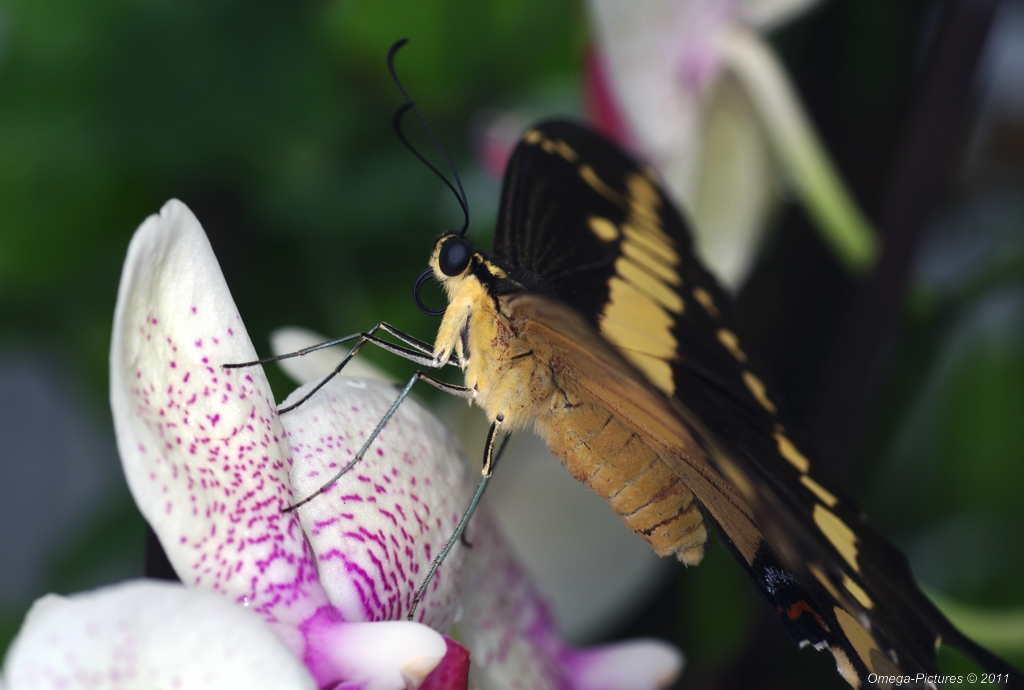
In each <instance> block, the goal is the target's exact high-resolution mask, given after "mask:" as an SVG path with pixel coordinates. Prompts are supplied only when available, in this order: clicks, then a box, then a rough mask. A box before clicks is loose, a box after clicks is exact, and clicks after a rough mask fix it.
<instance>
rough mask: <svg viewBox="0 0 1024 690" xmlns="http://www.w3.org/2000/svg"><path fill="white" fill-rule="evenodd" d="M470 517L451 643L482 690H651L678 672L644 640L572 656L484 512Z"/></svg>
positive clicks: (669, 656) (674, 656)
mask: <svg viewBox="0 0 1024 690" xmlns="http://www.w3.org/2000/svg"><path fill="white" fill-rule="evenodd" d="M481 508H482V510H480V511H478V512H477V514H476V515H475V516H474V517H473V523H471V525H470V527H471V528H472V531H471V533H470V535H469V540H470V542H471V543H472V544H473V550H472V552H471V553H470V555H469V556H468V557H467V558H466V572H465V574H464V576H463V577H464V578H465V579H464V582H465V583H466V585H465V587H464V588H463V593H462V595H463V597H462V600H463V606H464V610H465V615H464V616H463V617H462V619H461V620H460V621H459V622H458V623H457V624H456V625H455V628H454V631H453V633H454V636H455V637H456V638H457V639H458V640H459V641H460V642H462V643H463V644H464V645H466V647H467V648H469V650H470V653H471V655H472V657H471V658H472V662H473V664H472V666H471V667H470V679H471V680H472V683H471V684H472V686H473V687H474V688H480V689H481V690H654V688H660V687H665V686H666V685H667V684H670V683H671V682H672V681H673V680H674V679H675V677H676V676H677V675H678V673H679V671H680V670H681V669H682V655H681V654H680V653H679V652H678V651H677V650H675V649H674V648H673V647H671V646H670V645H668V644H665V643H662V642H658V641H654V640H649V641H638V642H635V643H634V642H630V643H626V644H624V645H609V646H608V647H599V648H596V649H590V650H575V649H572V648H571V647H569V646H567V645H566V644H565V642H563V641H562V639H561V638H560V637H559V635H558V631H557V628H556V626H555V622H554V620H553V619H552V617H551V613H550V611H549V610H548V607H547V605H546V603H545V602H544V601H543V599H542V598H541V597H540V596H539V594H538V593H537V591H536V589H534V586H533V583H532V582H531V581H530V579H529V577H528V576H527V574H526V573H525V572H524V571H523V569H522V567H521V566H520V565H519V564H518V563H517V562H516V560H515V558H514V556H513V555H512V554H511V552H510V549H509V547H508V545H507V544H506V543H505V540H504V538H503V537H502V535H501V533H500V532H499V531H498V529H497V527H496V525H495V524H494V522H493V520H492V518H491V517H490V515H489V514H488V513H487V511H486V508H485V507H484V506H481Z"/></svg>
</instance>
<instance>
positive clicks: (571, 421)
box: [536, 390, 707, 565]
mask: <svg viewBox="0 0 1024 690" xmlns="http://www.w3.org/2000/svg"><path fill="white" fill-rule="evenodd" d="M536 426H537V431H538V433H539V434H540V435H541V436H542V437H543V438H544V440H545V441H546V442H547V445H548V447H549V448H550V449H551V451H552V452H553V453H554V454H555V455H556V456H557V457H558V458H559V459H560V460H561V461H562V463H563V464H564V465H565V466H566V469H568V470H569V472H570V473H571V474H572V475H573V476H574V477H575V478H576V479H578V480H580V481H582V482H585V483H586V484H587V486H589V487H590V489H591V490H592V491H594V493H596V494H597V495H599V496H601V498H603V499H605V500H606V501H608V505H610V506H611V508H612V510H614V511H615V512H616V514H618V515H619V517H621V518H622V521H623V522H624V523H625V524H626V527H628V528H629V529H630V530H631V531H632V532H635V533H636V534H637V535H639V536H640V537H641V538H643V539H644V541H646V542H647V543H648V544H650V545H651V547H652V548H653V549H654V550H655V551H656V552H657V554H658V555H659V556H670V555H673V554H674V555H676V557H677V558H679V560H681V561H682V562H683V563H685V564H687V565H697V564H698V563H700V561H701V559H702V558H703V556H704V549H705V545H706V544H707V528H706V527H705V525H704V517H703V515H702V514H701V512H700V510H699V509H698V507H697V503H696V501H694V496H693V492H692V491H690V489H689V488H687V487H686V486H685V485H684V484H683V483H682V481H680V479H679V476H678V475H677V474H676V473H675V472H673V471H672V469H671V468H670V467H669V466H668V465H667V464H665V462H664V461H663V460H662V459H661V458H660V457H658V455H657V454H656V453H655V452H654V451H653V450H652V449H651V448H650V446H648V445H647V444H646V443H645V442H644V441H643V440H642V439H641V438H640V437H639V436H638V435H637V434H636V433H635V432H634V431H633V430H632V429H631V428H629V427H628V426H626V425H625V424H623V423H622V422H620V421H619V420H617V419H616V418H615V417H614V415H612V414H610V413H609V412H608V411H607V410H606V409H604V408H603V407H601V406H599V405H596V404H593V403H590V402H585V401H583V400H581V399H579V398H578V397H577V396H575V395H573V394H572V393H570V392H567V391H564V390H561V391H557V392H556V393H555V395H553V396H552V399H551V405H550V406H549V408H548V410H547V411H546V413H544V414H542V415H539V416H538V417H537V421H536Z"/></svg>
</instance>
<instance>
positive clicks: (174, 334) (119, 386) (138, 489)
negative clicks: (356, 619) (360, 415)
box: [110, 200, 326, 625]
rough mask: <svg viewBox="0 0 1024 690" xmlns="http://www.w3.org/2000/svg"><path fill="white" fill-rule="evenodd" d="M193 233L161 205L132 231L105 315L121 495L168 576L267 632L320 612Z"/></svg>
mask: <svg viewBox="0 0 1024 690" xmlns="http://www.w3.org/2000/svg"><path fill="white" fill-rule="evenodd" d="M254 359H256V352H255V351H254V349H253V346H252V343H251V342H250V341H249V336H248V335H247V334H246V331H245V328H244V327H243V326H242V322H241V319H240V318H239V316H238V311H237V309H236V308H235V305H234V302H233V301H232V299H231V294H230V293H229V292H228V288H227V285H226V284H225V282H224V277H223V275H221V272H220V267H219V266H218V264H217V259H216V258H215V257H214V255H213V251H212V250H211V249H210V244H209V242H208V241H207V239H206V235H205V234H204V233H203V229H202V227H201V226H200V225H199V221H197V220H196V218H195V216H193V215H192V212H191V211H189V209H188V208H187V207H186V206H185V205H184V204H182V203H181V202H180V201H177V200H172V201H169V202H167V204H165V205H164V207H163V208H162V209H161V211H160V214H159V215H154V216H150V217H149V218H147V219H146V221H145V222H144V223H143V224H142V225H141V226H140V227H139V229H138V230H137V231H136V233H135V236H134V237H133V238H132V242H131V245H130V246H129V248H128V257H127V258H126V259H125V265H124V271H123V273H122V275H121V285H120V288H119V290H118V295H117V308H116V311H115V314H114V332H113V336H112V343H111V352H110V403H111V407H112V409H113V413H114V428H115V430H116V432H117V445H118V449H119V450H120V454H121V462H122V465H123V466H124V471H125V475H126V477H127V479H128V485H129V487H130V488H131V491H132V495H133V496H134V498H135V502H136V503H137V504H138V506H139V509H140V510H141V511H142V514H143V515H144V516H145V518H146V520H147V521H148V522H149V524H150V525H152V527H153V529H154V530H155V531H156V533H157V535H158V536H159V538H160V543H161V544H162V545H163V547H164V550H165V551H166V552H167V555H168V557H169V558H170V561H171V564H172V565H173V566H174V569H175V571H176V572H177V573H178V576H179V577H180V578H181V579H182V581H183V582H184V583H185V584H187V585H189V586H199V587H205V588H208V589H213V590H216V591H218V592H221V593H223V594H226V595H227V596H229V597H231V598H233V599H236V600H238V601H241V602H243V603H245V604H246V605H247V606H250V607H252V608H253V609H254V610H256V611H258V612H259V613H261V614H262V615H263V616H264V617H265V618H266V619H267V620H271V621H282V622H285V623H289V624H291V625H298V624H300V623H301V622H302V621H304V620H305V619H307V618H309V617H310V616H312V615H313V614H314V613H315V612H316V611H317V610H318V609H319V608H320V607H321V606H323V605H324V604H325V603H326V597H325V595H324V592H323V590H322V588H321V587H320V585H319V583H318V582H317V577H316V569H315V567H314V564H313V562H312V560H311V558H310V556H309V554H308V551H307V549H306V547H305V543H304V539H303V535H302V530H301V528H300V526H299V522H298V519H297V518H296V517H295V516H294V515H291V514H282V513H281V509H282V508H283V507H285V506H287V505H289V504H290V503H291V502H292V493H291V490H290V486H289V482H288V473H289V470H290V465H291V459H290V457H289V448H288V444H287V443H286V442H285V440H284V439H285V436H284V429H283V428H282V426H281V423H280V420H279V419H278V417H277V409H276V406H275V405H274V401H273V397H272V395H271V391H270V387H269V385H268V384H267V381H266V378H265V376H264V374H263V370H262V369H260V368H259V367H252V368H248V369H242V370H237V369H235V370H226V369H223V368H222V365H224V364H228V363H236V362H246V361H251V360H254Z"/></svg>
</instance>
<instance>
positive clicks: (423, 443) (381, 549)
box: [282, 379, 473, 630]
mask: <svg viewBox="0 0 1024 690" xmlns="http://www.w3.org/2000/svg"><path fill="white" fill-rule="evenodd" d="M311 385H313V384H309V385H307V386H304V387H302V388H300V389H298V390H297V391H295V392H294V393H293V394H292V395H291V396H289V398H288V400H286V401H285V404H288V403H289V402H290V401H291V400H295V399H297V398H298V397H299V396H302V395H304V394H305V392H306V391H307V390H309V388H310V386H311ZM398 392H399V389H398V388H397V387H395V386H388V385H385V384H382V383H380V382H376V381H363V380H360V379H335V380H333V381H331V383H329V384H328V385H327V386H325V387H324V388H323V389H322V390H320V391H318V392H317V393H316V394H315V395H314V396H313V397H312V398H310V399H309V400H308V401H307V402H305V403H303V404H302V405H300V406H299V407H298V408H296V409H295V410H293V411H291V412H288V413H287V414H285V415H284V416H283V417H282V420H283V421H284V424H285V427H286V428H287V430H288V437H289V441H290V442H291V444H292V455H293V457H294V458H295V467H294V471H293V474H292V486H293V487H294V488H295V493H296V495H297V496H298V497H300V498H305V497H306V496H309V495H311V494H312V493H314V492H315V491H316V490H317V489H319V488H320V487H321V486H322V485H323V484H324V483H325V482H327V481H328V480H329V479H330V478H331V477H332V476H333V475H334V474H335V473H336V472H337V471H338V470H339V469H340V468H341V467H343V466H344V465H345V464H347V463H348V462H349V461H350V460H351V459H352V458H353V457H354V455H355V453H356V452H357V451H358V450H359V448H360V447H361V446H362V445H363V443H364V442H365V440H366V438H367V437H368V436H369V435H370V433H371V432H372V430H373V429H374V428H375V427H376V425H377V423H378V422H379V421H380V419H381V418H382V417H383V416H384V414H385V412H386V411H387V409H388V408H389V407H390V405H391V403H392V402H393V401H394V400H395V399H396V398H397V397H398ZM467 474H468V473H467V472H466V471H465V467H464V465H463V460H462V456H461V453H460V451H459V448H458V446H457V445H456V443H455V441H454V439H453V438H452V437H451V435H450V434H449V433H448V432H447V431H446V430H445V429H444V427H443V426H442V425H441V424H440V422H438V421H437V419H435V418H434V417H432V416H431V415H430V414H429V413H427V412H426V411H425V410H424V409H423V408H422V407H420V406H419V405H418V404H417V403H416V402H415V401H413V400H409V399H407V400H406V401H405V402H404V403H403V404H402V405H401V407H399V409H398V413H397V414H396V415H395V416H394V417H393V418H392V419H391V421H390V422H388V425H387V427H386V428H385V429H384V430H383V432H382V433H381V435H380V436H379V437H378V439H377V440H376V441H375V442H374V444H373V445H372V446H371V447H370V450H369V453H368V454H367V455H366V457H365V458H364V459H363V461H362V462H360V463H359V464H358V465H356V466H355V467H354V468H353V469H352V470H351V471H350V472H349V473H348V474H346V475H345V476H344V477H342V478H341V479H340V480H339V481H338V482H336V483H335V484H333V485H332V486H331V487H330V488H329V489H327V490H326V491H325V492H324V493H323V494H321V495H319V496H317V497H316V498H314V499H313V500H312V501H310V502H309V503H307V504H306V505H305V506H304V507H302V508H300V509H299V511H298V512H299V514H300V517H301V519H302V524H303V527H304V528H305V530H306V534H307V535H308V537H309V541H310V544H311V546H312V548H313V551H314V552H315V554H316V558H317V565H318V567H319V571H320V579H321V582H322V583H323V585H324V587H325V588H326V589H327V592H328V596H329V597H330V599H331V603H332V604H334V605H335V607H337V608H338V610H339V611H341V613H342V615H343V616H344V618H345V620H349V621H359V620H395V619H399V618H402V617H404V616H405V615H406V613H407V612H408V610H409V606H410V603H411V601H412V597H413V594H414V593H415V591H416V588H417V587H418V586H419V584H420V582H421V581H422V579H423V576H424V575H425V574H426V571H427V567H428V565H429V563H430V561H431V559H432V558H433V557H434V556H435V555H436V554H437V553H438V552H439V551H440V550H441V548H442V547H443V545H444V543H445V542H446V541H447V539H448V538H449V537H450V536H451V534H452V533H453V532H454V531H455V527H456V525H457V524H458V521H459V519H460V518H461V516H462V514H463V512H464V511H465V509H466V507H467V506H468V505H469V499H470V496H471V491H472V488H473V487H472V486H471V485H470V483H469V482H470V479H469V478H468V477H467ZM462 557H463V548H462V547H461V546H456V547H455V549H454V550H453V551H452V553H451V554H450V555H449V556H448V560H446V561H445V563H444V566H443V567H442V568H441V569H440V570H439V571H438V574H437V576H435V578H434V580H433V582H432V583H431V585H430V590H429V591H428V594H427V596H426V598H425V600H424V601H423V602H422V603H421V604H420V607H419V609H418V610H417V612H416V619H417V620H419V621H421V622H424V623H427V624H428V625H430V626H431V627H434V628H436V629H438V630H445V629H446V627H447V626H448V625H449V624H450V623H451V621H452V619H453V618H454V616H455V612H456V606H457V599H456V596H457V587H456V583H457V582H458V579H459V573H460V569H461V565H462Z"/></svg>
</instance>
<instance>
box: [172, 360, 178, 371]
mask: <svg viewBox="0 0 1024 690" xmlns="http://www.w3.org/2000/svg"><path fill="white" fill-rule="evenodd" d="M177 368H178V363H177V362H175V361H174V360H171V369H177Z"/></svg>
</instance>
